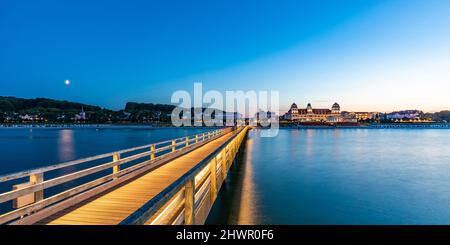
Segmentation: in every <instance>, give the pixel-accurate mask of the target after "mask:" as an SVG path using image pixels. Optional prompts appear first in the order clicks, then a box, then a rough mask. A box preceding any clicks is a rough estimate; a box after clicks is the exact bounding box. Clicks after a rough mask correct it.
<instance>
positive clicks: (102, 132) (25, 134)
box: [0, 128, 450, 224]
mask: <svg viewBox="0 0 450 245" xmlns="http://www.w3.org/2000/svg"><path fill="white" fill-rule="evenodd" d="M202 131H204V129H173V128H172V129H171V128H163V129H148V128H101V129H98V130H96V129H92V128H86V129H33V130H30V129H23V128H22V129H0V149H1V155H2V157H1V158H0V174H5V173H10V172H16V171H20V170H25V169H30V168H37V167H42V166H45V165H48V164H54V163H59V162H64V161H69V160H73V159H77V158H81V157H87V156H92V155H97V154H101V153H106V152H112V151H115V150H120V149H125V148H129V147H134V146H139V145H144V144H149V143H152V142H158V141H162V140H167V139H172V138H178V137H181V136H185V135H191V134H195V133H198V132H202ZM259 133H260V131H259V130H252V131H250V132H249V136H248V137H247V138H246V139H245V141H244V144H243V146H242V148H241V150H240V152H239V155H238V158H237V160H236V161H235V163H234V164H233V167H232V169H231V172H230V173H229V174H228V179H227V181H226V183H225V184H224V185H223V187H222V189H221V191H220V193H219V196H218V199H217V201H216V203H215V205H214V207H213V209H212V211H211V215H210V217H209V218H208V220H207V223H208V224H450V130H443V129H441V130H439V129H334V130H333V129H308V130H297V129H282V130H280V132H279V135H278V136H277V137H274V138H264V137H260V135H259ZM0 187H1V186H0ZM68 187H70V186H66V188H68ZM3 191H4V190H3ZM49 194H51V193H49ZM5 205H6V204H5ZM7 205H8V207H9V206H10V204H7ZM8 207H6V206H5V207H1V206H0V209H3V208H8Z"/></svg>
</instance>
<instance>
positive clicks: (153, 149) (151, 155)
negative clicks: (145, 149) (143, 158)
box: [150, 145, 156, 160]
mask: <svg viewBox="0 0 450 245" xmlns="http://www.w3.org/2000/svg"><path fill="white" fill-rule="evenodd" d="M155 149H156V148H155V145H151V146H150V160H153V159H155Z"/></svg>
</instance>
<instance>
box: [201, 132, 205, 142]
mask: <svg viewBox="0 0 450 245" xmlns="http://www.w3.org/2000/svg"><path fill="white" fill-rule="evenodd" d="M203 140H205V133H202V141H203Z"/></svg>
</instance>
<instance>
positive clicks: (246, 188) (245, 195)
mask: <svg viewBox="0 0 450 245" xmlns="http://www.w3.org/2000/svg"><path fill="white" fill-rule="evenodd" d="M246 146H247V147H246V154H245V156H244V162H245V166H244V174H243V180H242V193H241V194H242V197H241V198H240V200H241V202H240V205H239V215H238V220H237V224H239V225H254V224H257V222H256V217H255V208H256V207H257V205H256V203H257V202H256V196H255V191H256V188H255V183H254V179H253V178H254V175H253V159H252V155H253V140H252V139H248V140H247V142H246Z"/></svg>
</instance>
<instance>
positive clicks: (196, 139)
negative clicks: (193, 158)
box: [195, 134, 198, 143]
mask: <svg viewBox="0 0 450 245" xmlns="http://www.w3.org/2000/svg"><path fill="white" fill-rule="evenodd" d="M195 143H198V134H196V135H195Z"/></svg>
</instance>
